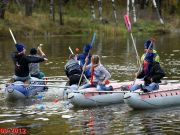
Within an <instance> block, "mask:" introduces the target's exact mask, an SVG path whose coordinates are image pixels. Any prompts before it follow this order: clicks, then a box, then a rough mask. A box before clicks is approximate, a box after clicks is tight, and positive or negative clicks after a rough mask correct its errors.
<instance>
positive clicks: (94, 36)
mask: <svg viewBox="0 0 180 135" xmlns="http://www.w3.org/2000/svg"><path fill="white" fill-rule="evenodd" d="M95 39H96V32H94V35H93V38H92V41H91V46H93V44H94V41H95Z"/></svg>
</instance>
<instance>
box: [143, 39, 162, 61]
mask: <svg viewBox="0 0 180 135" xmlns="http://www.w3.org/2000/svg"><path fill="white" fill-rule="evenodd" d="M154 43H155V40H154V39H152V38H151V39H149V40H147V41H146V42H145V43H144V54H143V55H142V56H141V62H143V61H144V58H145V57H146V54H147V53H153V54H154V56H153V60H154V61H156V62H160V57H159V55H158V54H157V51H156V50H154Z"/></svg>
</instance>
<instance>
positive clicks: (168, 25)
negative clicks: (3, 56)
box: [0, 12, 179, 37]
mask: <svg viewBox="0 0 180 135" xmlns="http://www.w3.org/2000/svg"><path fill="white" fill-rule="evenodd" d="M57 16H58V15H57ZM56 18H57V17H56ZM178 20H179V19H178V17H176V19H175V20H172V18H169V19H168V20H165V25H162V24H160V22H159V20H158V19H157V20H151V19H149V20H148V19H146V20H142V19H138V21H137V22H136V23H133V24H132V30H133V33H138V34H145V33H152V34H166V33H171V32H173V31H175V30H176V29H177V28H176V27H178V24H179V21H178ZM9 27H10V28H11V29H12V30H13V32H15V34H16V36H21V37H27V36H57V35H87V34H89V33H93V32H94V31H96V32H97V33H98V32H100V33H102V32H103V33H107V34H110V35H113V34H116V35H119V34H120V35H124V34H126V33H127V30H126V27H125V25H124V20H123V16H122V17H121V18H120V19H119V20H118V24H115V23H113V22H108V23H104V24H103V23H102V22H100V21H99V20H95V21H90V18H89V17H79V16H73V17H72V16H68V15H66V16H64V25H60V24H59V21H58V20H56V21H52V20H51V19H50V18H49V16H47V14H43V13H41V14H40V13H36V12H35V13H33V15H32V16H28V17H27V16H24V15H23V14H22V13H21V12H19V13H18V14H14V13H11V12H6V18H5V19H4V20H0V35H1V37H8V36H9V31H8V28H9Z"/></svg>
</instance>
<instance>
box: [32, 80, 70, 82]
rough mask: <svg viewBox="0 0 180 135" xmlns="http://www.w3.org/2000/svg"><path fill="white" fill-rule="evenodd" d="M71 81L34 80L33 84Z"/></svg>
mask: <svg viewBox="0 0 180 135" xmlns="http://www.w3.org/2000/svg"><path fill="white" fill-rule="evenodd" d="M68 81H69V80H33V81H31V82H68Z"/></svg>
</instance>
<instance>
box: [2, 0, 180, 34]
mask: <svg viewBox="0 0 180 135" xmlns="http://www.w3.org/2000/svg"><path fill="white" fill-rule="evenodd" d="M127 1H129V2H130V3H129V6H127V5H128V4H127ZM154 1H155V2H156V4H157V8H155V6H154V5H153V0H0V35H1V36H0V37H7V36H9V31H8V28H9V27H10V28H12V29H13V31H15V32H16V35H18V36H41V35H43V36H57V35H82V34H89V33H92V32H94V31H97V32H106V33H109V34H112V33H116V34H123V33H126V32H127V30H126V27H125V25H124V20H123V16H124V15H125V14H127V13H128V14H129V16H130V19H131V22H132V27H133V28H132V29H133V32H135V33H136V32H137V33H158V34H165V33H170V32H179V31H180V29H179V27H180V19H179V17H180V16H179V15H180V1H179V0H154ZM133 2H134V3H133ZM133 4H134V5H133ZM127 7H128V8H127ZM127 10H129V12H128V11H127ZM158 12H159V13H158ZM134 15H135V16H136V21H134V20H133V17H134ZM160 18H162V19H163V21H164V24H162V23H161V22H160Z"/></svg>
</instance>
